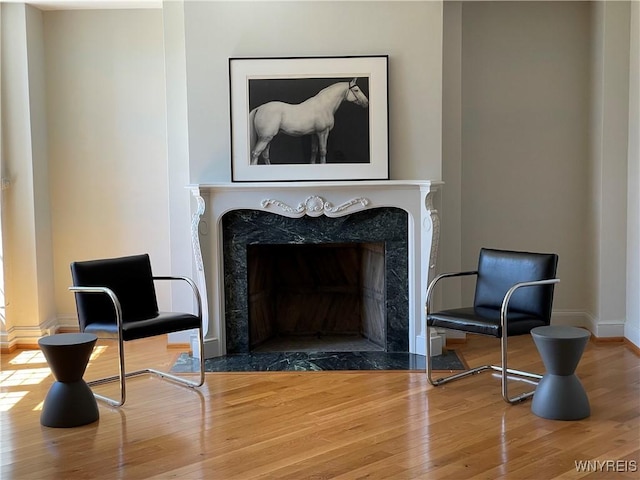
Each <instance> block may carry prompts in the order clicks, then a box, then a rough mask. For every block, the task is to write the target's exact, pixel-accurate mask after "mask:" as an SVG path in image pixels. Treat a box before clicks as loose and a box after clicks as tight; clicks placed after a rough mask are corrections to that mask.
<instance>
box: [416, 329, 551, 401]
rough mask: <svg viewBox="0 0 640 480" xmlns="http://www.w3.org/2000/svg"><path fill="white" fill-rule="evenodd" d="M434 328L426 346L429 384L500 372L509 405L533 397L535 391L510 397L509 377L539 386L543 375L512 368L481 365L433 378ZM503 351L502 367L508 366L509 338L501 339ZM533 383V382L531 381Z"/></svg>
mask: <svg viewBox="0 0 640 480" xmlns="http://www.w3.org/2000/svg"><path fill="white" fill-rule="evenodd" d="M431 328H432V327H427V344H426V351H427V362H426V363H427V380H428V381H429V383H430V384H431V385H433V386H435V387H438V386H440V385H444V384H445V383H448V382H452V381H454V380H459V379H461V378H465V377H469V376H471V375H476V374H478V373H480V372H484V371H486V370H494V371H497V372H500V378H501V380H502V398H503V399H504V401H505V402H507V403H511V404H514V403H519V402H522V401H524V400H526V399H528V398H530V397H532V396H533V394H534V392H535V390H532V391H529V392H526V393H522V394H520V395H517V396H515V397H509V391H508V389H509V382H508V379H509V377H512V378H513V379H514V380H525V381H526V380H527V379H533V380H534V382H533V383H534V384H535V385H537V381H535V380H540V379H541V378H542V375H539V374H537V373H531V372H525V371H522V370H515V369H512V368H503V367H502V366H501V365H481V366H478V367H474V368H470V369H468V370H465V371H463V372H459V373H454V374H453V375H448V376H446V377H441V378H436V379H434V378H433V366H432V361H431V351H430V350H431V346H430V343H431V342H430V339H429V335H430V334H431V332H430V329H431ZM500 343H501V350H502V365H507V337H503V338H502V339H501V342H500ZM529 381H532V380H529Z"/></svg>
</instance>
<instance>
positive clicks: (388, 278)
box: [222, 207, 409, 353]
mask: <svg viewBox="0 0 640 480" xmlns="http://www.w3.org/2000/svg"><path fill="white" fill-rule="evenodd" d="M222 241H223V246H222V252H223V264H224V280H223V282H224V300H225V309H224V312H225V318H224V323H225V329H226V351H227V353H246V352H249V350H250V345H249V307H248V305H249V298H248V281H247V279H248V265H247V247H248V246H249V245H260V244H263V245H284V244H323V243H349V242H354V243H366V242H382V243H384V245H385V249H384V250H385V253H384V259H385V262H384V263H385V267H384V268H385V273H384V277H385V290H386V301H385V305H386V345H385V350H386V351H388V352H407V351H409V280H408V279H409V265H408V258H409V255H408V216H407V212H406V211H404V210H402V209H400V208H395V207H381V208H372V209H368V210H363V211H359V212H355V213H352V214H349V215H345V216H341V217H336V218H331V217H327V216H318V217H310V216H304V217H300V218H290V217H286V216H282V215H277V214H274V213H270V212H264V211H260V210H233V211H230V212H228V213H226V214H225V215H224V216H223V217H222Z"/></svg>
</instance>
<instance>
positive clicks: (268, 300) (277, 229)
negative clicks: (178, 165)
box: [191, 181, 441, 358]
mask: <svg viewBox="0 0 640 480" xmlns="http://www.w3.org/2000/svg"><path fill="white" fill-rule="evenodd" d="M440 183H441V182H430V181H360V182H302V183H298V182H295V183H294V182H291V183H287V182H265V183H230V184H215V185H194V186H192V187H191V191H192V193H193V196H194V199H195V200H196V206H195V208H194V214H193V218H192V243H193V252H194V259H195V266H196V276H197V281H198V284H199V287H200V291H201V294H202V299H203V313H204V317H205V324H206V334H205V345H204V347H205V348H204V355H205V357H207V358H211V357H214V356H219V355H224V354H226V353H232V352H248V351H250V350H251V349H252V348H255V347H258V345H260V344H264V343H265V342H267V341H268V340H269V339H268V337H269V336H270V335H271V334H270V333H269V330H277V331H279V332H285V333H294V334H298V333H302V334H307V333H309V332H313V333H314V334H319V335H320V336H322V335H329V334H331V335H334V334H336V335H348V334H350V333H353V332H356V331H358V334H359V335H362V336H363V337H366V338H367V340H370V341H371V342H372V343H373V344H375V345H377V347H378V348H380V349H381V350H385V351H388V352H407V351H408V352H411V353H418V354H424V351H425V348H424V341H425V339H424V297H425V292H426V287H427V285H428V281H429V278H430V277H432V276H433V273H434V271H435V270H434V267H435V262H436V258H437V247H438V232H439V220H438V216H437V211H436V210H435V208H434V207H433V202H434V194H435V193H436V192H437V191H438V187H439V185H440ZM292 257H295V258H298V259H300V260H299V262H302V263H303V264H304V265H303V267H302V268H306V269H311V270H313V269H318V268H320V266H323V267H324V266H325V262H324V261H320V262H319V263H318V257H326V258H337V259H338V263H337V264H333V265H331V266H329V265H328V264H327V268H329V269H330V270H331V269H332V270H333V271H334V273H331V272H330V271H328V272H323V274H322V275H320V276H316V278H317V282H316V284H315V285H311V286H310V285H306V287H305V286H304V285H297V286H296V285H295V281H292V280H291V278H288V279H287V278H284V279H283V278H279V279H278V281H279V282H284V283H283V285H285V286H284V287H282V288H280V289H279V290H278V288H276V284H275V280H274V278H273V270H270V269H271V268H276V269H280V270H281V269H282V268H287V267H286V266H285V267H283V265H284V264H282V263H280V264H277V265H275V266H273V265H270V264H271V263H272V262H274V261H276V260H274V259H278V260H277V262H285V264H286V261H287V260H286V259H287V258H288V259H289V261H290V259H291V258H292ZM376 257H377V260H376ZM304 258H306V260H302V259H304ZM314 258H315V260H314ZM314 262H315V263H314ZM256 263H257V266H256V265H255V264H256ZM349 263H350V264H351V265H352V266H354V265H358V267H357V268H356V267H354V268H352V269H347V271H343V272H342V273H341V275H343V276H344V277H345V278H346V277H349V278H351V280H349V281H346V280H344V279H343V280H344V281H342V283H341V284H340V282H338V285H333V286H330V285H329V283H330V282H328V281H325V280H327V279H328V278H330V277H331V276H332V275H334V274H335V272H336V271H338V270H340V269H341V268H344V267H340V266H339V265H341V264H342V265H344V264H349ZM252 271H253V273H252ZM374 271H375V272H376V273H373V272H374ZM265 272H266V273H265ZM269 272H271V273H269ZM260 275H267V276H268V277H269V278H262V277H261V276H260ZM290 275H293V276H294V278H295V275H296V274H295V273H292V274H290ZM298 275H300V273H298ZM376 275H379V276H380V277H381V278H383V280H380V282H382V283H376V281H374V277H376ZM355 276H357V277H360V281H356V280H354V278H355ZM362 278H367V280H366V281H365V280H362ZM287 282H288V283H289V285H288V286H287ZM367 282H368V283H367ZM301 283H302V282H301ZM307 283H308V282H307ZM293 287H295V288H293ZM311 287H313V288H311ZM331 290H341V291H342V292H343V294H344V295H343V297H342V298H338V297H331V296H330V295H329V293H331ZM309 293H311V295H312V296H314V297H315V298H314V299H313V300H309V299H307V300H306V302H307V303H309V302H312V305H313V309H314V316H313V317H314V318H313V319H312V323H311V326H309V325H307V326H306V327H305V326H300V330H298V331H296V329H295V328H293V329H292V327H291V325H286V323H285V324H283V323H282V320H278V319H277V318H276V317H277V316H278V315H281V314H282V310H280V311H279V312H278V311H276V313H273V312H272V311H271V309H272V308H273V307H274V305H277V304H280V305H283V306H284V307H283V308H285V309H287V308H289V309H293V310H290V313H291V312H293V313H291V315H292V316H291V318H289V319H288V320H286V321H289V322H290V323H291V322H294V320H295V319H301V317H303V316H304V315H302V314H301V313H300V310H301V307H300V306H299V304H297V305H298V306H296V303H295V302H293V303H287V302H289V301H290V300H292V299H294V300H295V298H294V297H301V296H302V295H303V294H309ZM334 293H335V292H334ZM272 295H275V296H272ZM298 300H299V299H298ZM303 302H304V301H303ZM291 305H293V306H291ZM340 305H342V306H341V307H340ZM322 308H326V309H327V310H330V309H332V308H333V309H337V310H340V308H342V310H343V311H344V309H345V308H346V309H350V311H351V312H352V313H353V312H359V313H354V314H353V315H351V314H350V315H349V321H347V322H346V323H347V324H348V325H347V326H346V330H344V331H332V330H331V328H333V327H331V328H330V326H331V323H332V322H333V323H336V322H337V319H341V320H340V322H339V323H345V316H344V315H336V314H330V315H325V316H324V317H326V318H323V316H322V315H321V314H320V313H319V312H315V310H318V311H319V310H321V309H322ZM296 310H297V313H295V312H296ZM367 310H369V311H376V310H377V311H378V312H379V314H378V318H376V315H375V314H374V315H373V316H372V318H366V319H365V320H363V318H362V317H363V312H365V311H367ZM315 313H317V315H315ZM295 315H297V317H296V316H295ZM358 315H359V316H360V318H357V317H358ZM285 316H287V315H285ZM364 316H366V315H364ZM382 317H384V319H382ZM252 320H255V321H256V322H257V323H255V322H252ZM278 322H280V323H278ZM318 322H320V323H318ZM322 322H324V324H323V323H322ZM356 322H358V323H357V324H358V326H357V327H355V326H353V325H356ZM376 322H377V323H376ZM294 323H296V325H297V320H295V322H294ZM318 325H320V326H319V327H318ZM296 328H297V327H296ZM252 329H253V330H252ZM305 329H306V330H305ZM261 330H262V333H260V331H261ZM292 330H293V331H292ZM314 330H315V331H314ZM376 335H377V336H376Z"/></svg>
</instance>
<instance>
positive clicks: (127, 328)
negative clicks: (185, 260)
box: [69, 254, 204, 407]
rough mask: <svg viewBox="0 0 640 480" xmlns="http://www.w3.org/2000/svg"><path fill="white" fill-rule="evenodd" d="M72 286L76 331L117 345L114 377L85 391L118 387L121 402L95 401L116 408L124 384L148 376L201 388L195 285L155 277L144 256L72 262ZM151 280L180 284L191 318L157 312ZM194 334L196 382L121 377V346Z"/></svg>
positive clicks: (199, 318) (127, 374) (199, 314)
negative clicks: (191, 304)
mask: <svg viewBox="0 0 640 480" xmlns="http://www.w3.org/2000/svg"><path fill="white" fill-rule="evenodd" d="M71 276H72V279H73V286H72V287H69V290H71V291H73V292H75V298H76V307H77V311H78V321H79V324H80V331H82V332H88V333H94V334H95V335H97V336H98V338H114V339H116V340H117V341H118V358H119V361H120V365H119V374H118V375H114V376H111V377H106V378H101V379H99V380H93V381H89V382H87V384H88V385H89V386H95V385H100V384H104V383H108V382H114V381H119V382H120V399H119V400H115V399H112V398H109V397H106V396H103V395H98V394H96V393H95V392H94V395H95V397H96V398H97V399H100V400H103V401H105V402H107V403H108V404H110V405H112V406H115V407H119V406H121V405H123V404H124V402H125V400H126V383H125V379H126V378H128V377H132V376H134V375H141V374H145V373H153V374H156V375H159V376H161V377H163V378H168V379H170V380H173V381H175V382H178V383H181V384H185V385H187V386H189V387H199V386H201V385H202V384H203V383H204V355H203V354H202V352H203V351H204V348H203V346H204V345H203V343H204V338H203V335H204V334H203V328H202V327H203V325H202V301H201V298H200V293H199V291H198V287H197V286H196V284H195V283H194V282H193V281H192V280H191V279H189V278H187V277H168V276H163V277H154V276H153V275H152V272H151V262H150V260H149V255H147V254H143V255H134V256H128V257H121V258H110V259H102V260H90V261H83V262H73V263H72V264H71ZM154 280H181V281H185V282H187V283H188V284H189V285H190V287H191V289H192V290H193V295H194V299H195V302H196V305H195V308H196V309H197V313H196V314H191V313H178V312H159V311H158V302H157V299H156V292H155V286H154ZM191 329H197V330H198V337H199V341H200V372H199V373H200V379H199V381H197V382H195V381H191V380H189V379H187V378H183V377H179V376H176V375H172V374H170V373H165V372H162V371H159V370H155V369H152V368H147V369H143V370H137V371H134V372H126V370H125V361H124V358H125V356H124V342H127V341H130V340H137V339H141V338H147V337H153V336H157V335H164V334H167V333H172V332H179V331H183V330H191Z"/></svg>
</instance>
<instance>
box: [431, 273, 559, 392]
mask: <svg viewBox="0 0 640 480" xmlns="http://www.w3.org/2000/svg"><path fill="white" fill-rule="evenodd" d="M475 274H477V272H476V271H468V272H460V273H453V274H450V273H446V274H442V275H440V276H438V277H436V278H435V279H434V280H433V281H432V282H431V284H430V285H429V287H428V289H427V298H426V304H425V312H426V316H425V318H426V319H428V318H429V314H430V313H431V298H432V294H433V290H434V288H435V286H436V284H437V283H438V282H439V281H440V280H442V279H443V278H448V277H460V276H467V275H475ZM559 281H560V280H559V279H555V278H554V279H550V280H538V281H533V282H521V283H517V284H515V285H513V286H512V287H511V288H510V289H509V290H508V291H507V293H506V294H505V296H504V299H503V301H502V305H501V309H500V323H501V326H502V329H501V330H502V336H501V338H500V350H501V364H502V365H481V366H479V367H474V368H470V369H468V370H465V371H463V372H459V373H455V374H453V375H449V376H445V377H441V378H437V379H434V378H433V366H432V361H431V328H433V327H430V326H428V325H426V322H425V326H426V329H425V333H426V348H425V350H426V355H427V358H426V365H427V380H428V382H429V383H430V384H431V385H433V386H436V387H437V386H440V385H444V384H445V383H448V382H452V381H454V380H459V379H461V378H465V377H468V376H471V375H475V374H478V373H480V372H483V371H485V370H494V371H498V372H500V377H501V381H502V398H503V400H504V401H505V402H507V403H510V404H515V403H519V402H522V401H524V400H526V399H528V398H531V397H532V396H533V394H534V393H535V389H534V390H532V391H529V392H525V393H522V394H520V395H517V396H515V397H510V396H509V392H508V385H509V382H508V379H509V377H512V378H513V379H514V380H523V381H529V382H531V383H533V384H534V385H537V384H538V381H539V380H540V379H541V378H542V375H539V374H537V373H531V372H526V371H522V370H515V369H511V368H508V367H507V343H508V342H507V339H508V336H507V312H508V307H509V300H510V299H511V296H512V295H513V294H514V293H515V292H516V290H518V289H519V288H523V287H533V286H540V285H548V284H555V283H558V282H559Z"/></svg>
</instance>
